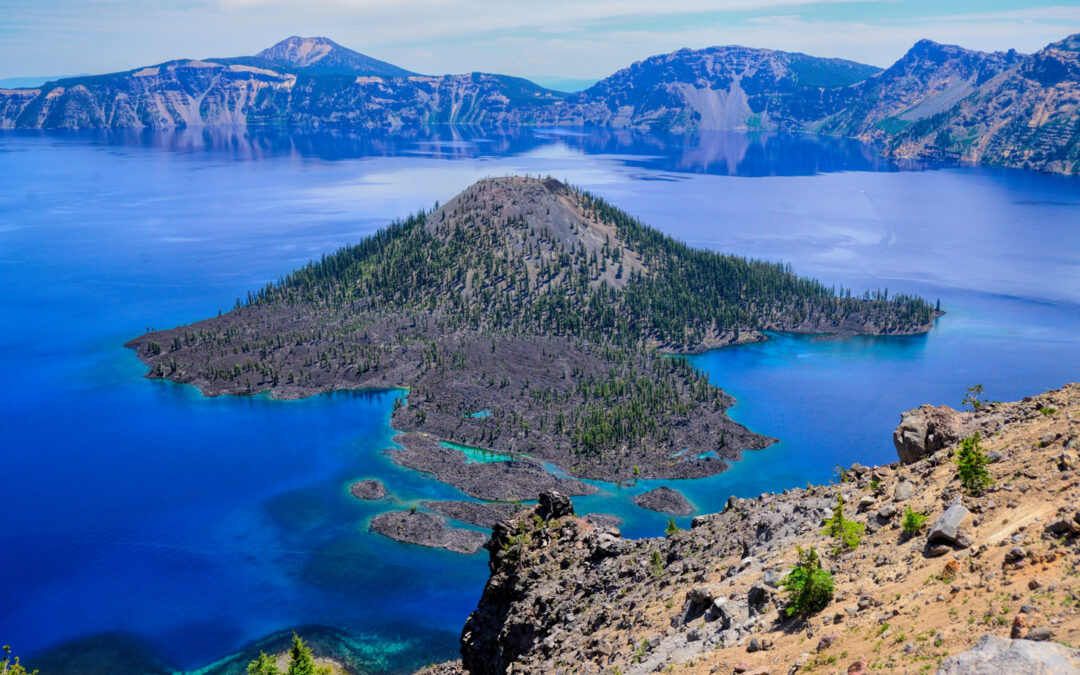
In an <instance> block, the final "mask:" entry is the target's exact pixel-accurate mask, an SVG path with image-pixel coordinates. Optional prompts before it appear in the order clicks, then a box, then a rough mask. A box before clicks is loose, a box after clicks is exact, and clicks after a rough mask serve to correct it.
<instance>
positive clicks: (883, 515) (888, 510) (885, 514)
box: [877, 504, 896, 522]
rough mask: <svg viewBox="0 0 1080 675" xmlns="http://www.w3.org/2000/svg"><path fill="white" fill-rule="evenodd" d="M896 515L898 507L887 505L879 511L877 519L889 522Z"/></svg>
mask: <svg viewBox="0 0 1080 675" xmlns="http://www.w3.org/2000/svg"><path fill="white" fill-rule="evenodd" d="M895 515H896V507H895V506H893V505H892V504H886V505H885V506H882V507H881V508H880V509H878V510H877V517H878V519H879V520H883V521H886V522H887V521H889V520H892V517H893V516H895Z"/></svg>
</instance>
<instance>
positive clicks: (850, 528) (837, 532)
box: [821, 492, 866, 553]
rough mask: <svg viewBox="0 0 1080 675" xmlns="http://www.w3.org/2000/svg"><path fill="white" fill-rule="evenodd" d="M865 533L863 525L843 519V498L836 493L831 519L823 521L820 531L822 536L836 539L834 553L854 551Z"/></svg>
mask: <svg viewBox="0 0 1080 675" xmlns="http://www.w3.org/2000/svg"><path fill="white" fill-rule="evenodd" d="M865 531H866V526H865V525H862V524H861V523H856V522H855V521H852V520H847V519H846V518H844V496H843V495H842V494H840V493H839V492H837V493H836V506H834V507H833V514H832V517H831V518H826V519H825V529H824V530H822V531H821V533H822V534H823V535H825V536H827V537H832V538H833V539H836V541H837V545H836V549H835V551H834V552H835V553H840V552H841V551H845V550H847V551H852V550H855V548H856V547H858V545H859V542H860V541H862V535H863V532H865Z"/></svg>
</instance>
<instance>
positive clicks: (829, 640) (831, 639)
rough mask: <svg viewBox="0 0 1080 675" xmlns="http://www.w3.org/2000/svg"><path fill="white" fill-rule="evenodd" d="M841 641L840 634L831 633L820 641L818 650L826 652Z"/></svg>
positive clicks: (823, 636)
mask: <svg viewBox="0 0 1080 675" xmlns="http://www.w3.org/2000/svg"><path fill="white" fill-rule="evenodd" d="M839 639H840V634H839V633H829V634H827V635H822V636H821V639H820V640H818V644H817V650H818V651H819V652H822V651H825V650H826V649H828V648H829V647H832V646H833V645H834V644H836V642H837V641H838V640H839Z"/></svg>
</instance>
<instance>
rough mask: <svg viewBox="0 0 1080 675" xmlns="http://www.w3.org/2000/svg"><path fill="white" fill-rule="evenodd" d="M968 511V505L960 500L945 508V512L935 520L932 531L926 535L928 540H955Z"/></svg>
mask: <svg viewBox="0 0 1080 675" xmlns="http://www.w3.org/2000/svg"><path fill="white" fill-rule="evenodd" d="M968 513H969V511H968V510H967V507H965V506H964V505H963V504H961V503H959V502H957V503H955V504H953V505H952V506H950V507H949V508H947V509H945V512H944V513H942V514H941V515H940V516H938V518H937V520H935V521H934V525H933V526H932V527H931V528H930V533H929V534H928V535H926V540H927V541H930V542H939V541H944V542H949V543H953V542H955V541H956V537H957V533H958V531H959V529H960V523H962V522H964V518H967V515H968Z"/></svg>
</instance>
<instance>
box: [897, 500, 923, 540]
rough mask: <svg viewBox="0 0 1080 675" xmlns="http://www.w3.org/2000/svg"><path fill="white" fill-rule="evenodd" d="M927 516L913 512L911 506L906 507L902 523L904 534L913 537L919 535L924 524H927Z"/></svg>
mask: <svg viewBox="0 0 1080 675" xmlns="http://www.w3.org/2000/svg"><path fill="white" fill-rule="evenodd" d="M926 518H927V516H926V514H925V513H919V512H918V511H913V510H912V508H911V507H910V506H905V507H904V520H903V521H902V522H901V526H903V528H904V534H907V535H912V534H916V533H918V531H919V530H921V529H922V526H923V524H924V523H926Z"/></svg>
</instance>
